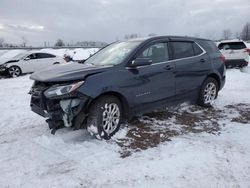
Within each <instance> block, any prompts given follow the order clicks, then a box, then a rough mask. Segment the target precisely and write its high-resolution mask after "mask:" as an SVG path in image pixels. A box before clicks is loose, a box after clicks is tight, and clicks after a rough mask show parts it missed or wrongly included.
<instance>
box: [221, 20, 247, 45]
mask: <svg viewBox="0 0 250 188" xmlns="http://www.w3.org/2000/svg"><path fill="white" fill-rule="evenodd" d="M233 38H236V39H241V40H244V41H250V22H247V23H246V24H245V25H244V26H243V28H242V30H241V31H240V32H236V33H234V34H233V32H232V31H231V29H224V30H223V32H222V39H224V40H228V39H233Z"/></svg>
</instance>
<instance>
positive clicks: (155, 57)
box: [138, 43, 169, 63]
mask: <svg viewBox="0 0 250 188" xmlns="http://www.w3.org/2000/svg"><path fill="white" fill-rule="evenodd" d="M138 57H140V58H151V59H152V61H153V63H159V62H165V61H168V60H169V56H168V44H167V43H156V44H152V45H151V46H149V47H148V48H146V49H145V50H144V51H143V52H142V53H141V54H140V55H139V56H138Z"/></svg>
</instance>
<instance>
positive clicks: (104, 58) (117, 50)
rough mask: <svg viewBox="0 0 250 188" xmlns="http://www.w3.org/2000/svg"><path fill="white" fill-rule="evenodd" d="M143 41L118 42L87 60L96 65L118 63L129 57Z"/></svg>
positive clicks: (87, 62)
mask: <svg viewBox="0 0 250 188" xmlns="http://www.w3.org/2000/svg"><path fill="white" fill-rule="evenodd" d="M140 43H141V41H128V42H116V43H113V44H111V45H109V46H107V47H106V48H104V49H102V50H101V51H99V52H98V53H96V54H95V55H93V56H92V57H90V58H89V59H87V60H86V61H85V63H86V64H93V65H96V66H108V65H118V64H120V63H122V61H123V60H124V59H125V58H126V57H128V55H129V54H130V53H131V52H132V50H134V49H135V48H136V47H137V46H138V45H139V44H140Z"/></svg>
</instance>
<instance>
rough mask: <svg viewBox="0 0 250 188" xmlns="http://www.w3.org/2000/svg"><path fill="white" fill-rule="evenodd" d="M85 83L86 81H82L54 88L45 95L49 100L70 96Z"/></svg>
mask: <svg viewBox="0 0 250 188" xmlns="http://www.w3.org/2000/svg"><path fill="white" fill-rule="evenodd" d="M83 83H84V81H80V82H76V83H73V84H68V85H59V86H58V85H57V86H52V87H50V88H49V89H47V90H46V91H45V92H44V95H45V96H46V97H47V98H53V97H56V96H61V95H65V94H69V93H71V92H72V91H75V90H76V89H78V88H79V87H80V86H81V85H82V84H83Z"/></svg>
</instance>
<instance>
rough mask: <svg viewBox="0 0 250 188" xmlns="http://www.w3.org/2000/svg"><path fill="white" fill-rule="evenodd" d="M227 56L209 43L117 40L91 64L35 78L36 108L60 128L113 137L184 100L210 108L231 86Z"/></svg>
mask: <svg viewBox="0 0 250 188" xmlns="http://www.w3.org/2000/svg"><path fill="white" fill-rule="evenodd" d="M224 60H225V58H224V56H223V55H222V54H221V53H220V51H219V50H218V48H217V47H216V45H215V44H214V43H213V42H212V41H210V40H207V39H200V38H191V37H178V36H158V37H151V38H143V39H133V40H128V41H122V42H115V43H112V44H110V45H108V46H107V47H105V48H103V49H102V50H100V51H98V52H97V53H96V54H94V55H93V56H91V57H89V58H88V59H87V60H86V61H85V62H81V63H68V64H64V65H58V66H54V67H50V68H48V69H46V70H42V71H39V72H35V73H33V74H32V75H31V79H32V80H34V84H33V86H32V88H31V90H30V94H31V104H30V106H31V109H32V111H34V112H35V113H37V114H39V115H41V116H43V117H45V118H46V122H47V123H48V125H49V128H50V129H52V131H51V132H52V134H54V133H55V131H56V130H57V129H59V128H63V127H72V128H74V129H80V128H87V130H88V131H89V132H90V134H92V135H94V136H95V137H96V138H99V139H110V138H111V136H113V135H114V134H115V133H116V132H117V131H118V130H119V127H120V125H121V123H122V122H124V121H126V120H128V119H130V118H131V117H133V116H135V115H138V114H142V113H145V112H149V111H152V110H154V109H156V108H159V107H165V106H169V105H173V104H176V103H177V102H178V103H181V102H190V103H197V104H199V105H201V106H204V107H209V106H211V104H212V103H213V101H214V100H215V99H216V97H217V95H218V91H219V90H220V89H221V88H222V87H223V86H224V84H225V65H224Z"/></svg>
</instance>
